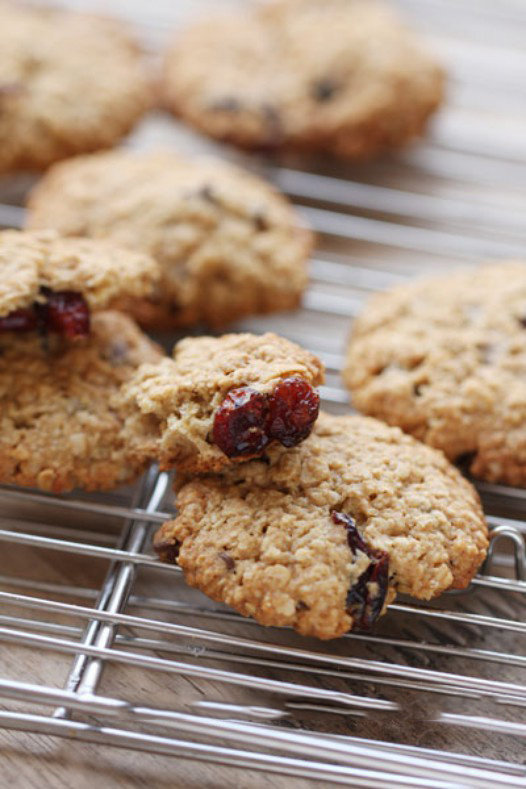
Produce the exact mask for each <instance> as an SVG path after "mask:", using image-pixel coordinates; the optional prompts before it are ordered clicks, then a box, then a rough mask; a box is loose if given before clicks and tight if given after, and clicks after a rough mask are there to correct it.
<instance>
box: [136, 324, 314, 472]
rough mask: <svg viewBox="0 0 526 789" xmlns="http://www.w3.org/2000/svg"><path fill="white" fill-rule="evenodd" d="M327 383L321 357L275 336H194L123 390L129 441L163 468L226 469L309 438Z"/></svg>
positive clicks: (141, 453)
mask: <svg viewBox="0 0 526 789" xmlns="http://www.w3.org/2000/svg"><path fill="white" fill-rule="evenodd" d="M322 382H323V366H322V364H321V362H320V361H319V360H318V359H317V358H316V357H315V356H313V355H312V354H310V353H309V352H308V351H305V350H304V349H303V348H300V347H299V346H298V345H295V344H294V343H291V342H289V341H288V340H285V339H283V338H282V337H278V336H277V335H276V334H271V333H267V334H263V335H261V336H256V335H253V334H227V335H224V336H223V337H219V338H215V337H199V338H187V339H185V340H182V341H181V342H180V343H178V344H177V345H176V346H175V349H174V354H173V359H163V360H162V361H161V362H160V363H159V364H156V365H144V366H143V367H141V369H140V370H138V371H137V374H136V375H135V376H134V377H133V379H132V380H131V381H130V383H129V384H128V385H127V386H126V387H125V389H124V390H123V400H124V403H125V407H126V409H127V412H128V418H127V425H128V431H129V436H130V439H129V440H130V442H132V443H134V445H135V446H136V449H137V452H138V453H139V454H140V455H146V456H149V457H152V458H155V459H157V460H158V461H159V462H160V463H161V465H162V466H163V467H164V468H171V467H174V466H175V467H176V468H178V469H179V470H184V471H188V472H203V471H211V470H214V471H219V470H220V469H222V468H223V467H225V466H228V465H230V464H232V463H235V462H238V461H241V460H246V459H247V458H249V457H254V456H257V455H260V454H261V453H262V452H263V451H264V450H265V449H266V447H267V446H268V445H270V444H271V443H272V442H274V443H276V442H279V443H281V444H282V445H283V446H286V447H290V446H294V445H296V444H298V443H299V442H300V441H303V439H304V438H306V436H307V435H308V434H309V433H310V431H311V430H312V426H313V424H314V422H315V420H316V418H317V416H318V407H319V396H318V394H317V392H316V391H315V389H314V387H316V386H317V385H318V384H320V383H322Z"/></svg>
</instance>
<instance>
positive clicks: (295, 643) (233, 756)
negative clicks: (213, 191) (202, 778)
mask: <svg viewBox="0 0 526 789" xmlns="http://www.w3.org/2000/svg"><path fill="white" fill-rule="evenodd" d="M229 2H230V0H229ZM230 4H231V5H232V4H233V2H230ZM66 5H69V6H76V7H84V8H85V7H88V8H89V9H90V10H91V9H93V8H94V7H95V8H96V6H97V4H96V3H93V2H91V3H83V2H81V0H78V1H77V2H69V3H66ZM206 5H207V7H210V5H211V4H210V3H208V4H206V3H201V4H198V3H189V2H188V3H184V2H183V3H180V4H178V3H176V4H173V3H170V2H168V0H163V1H161V0H158V2H157V3H155V4H154V3H149V4H142V3H140V2H138V0H134V1H133V2H131V1H130V0H128V1H127V2H126V3H125V2H124V0H121V2H115V3H114V4H113V7H112V10H113V12H115V13H120V14H122V15H123V16H127V17H130V18H131V19H132V21H134V22H135V23H136V24H138V25H139V27H140V30H141V31H142V33H143V38H144V41H145V44H146V45H147V46H148V47H150V48H151V49H152V51H154V50H155V49H157V48H158V47H159V46H160V45H162V44H163V43H164V42H165V41H166V39H167V36H168V35H169V33H170V31H171V30H172V28H174V27H176V26H177V25H178V24H180V23H181V22H182V21H184V20H185V18H186V15H187V13H188V12H189V11H192V12H193V11H195V10H198V11H201V12H202V11H203V10H204V8H205V6H206ZM397 5H398V6H400V8H401V10H402V12H405V13H406V15H407V16H408V17H409V19H411V20H412V22H413V24H414V26H415V27H417V28H420V30H421V31H422V33H424V34H426V35H427V36H428V38H429V41H430V45H431V46H432V47H434V49H435V50H436V52H437V53H438V54H439V56H441V57H442V59H443V61H444V62H445V63H446V65H447V67H448V68H449V72H450V85H449V96H448V106H447V107H446V108H445V109H444V110H443V111H442V113H440V115H439V116H438V117H437V119H436V121H435V123H434V124H433V126H432V130H431V134H430V136H429V137H428V138H426V140H425V141H422V142H421V143H419V144H418V145H416V146H414V147H413V148H412V149H410V150H408V151H404V152H403V153H400V154H398V155H396V156H393V157H388V158H385V159H383V160H382V161H379V162H371V163H368V164H367V165H354V166H351V165H342V164H341V163H340V164H338V165H335V164H334V163H332V164H331V163H330V162H327V161H319V160H315V161H310V162H309V163H308V166H307V165H306V164H305V162H298V161H295V160H294V159H289V160H288V161H280V162H276V161H274V162H270V161H268V160H264V159H254V158H249V157H245V156H243V155H240V154H237V155H236V154H233V153H232V151H225V150H222V149H219V152H220V153H221V155H226V156H229V157H231V158H232V157H234V158H236V159H237V160H239V161H240V162H241V163H242V164H244V165H246V166H249V167H252V168H255V169H256V170H258V171H260V172H262V173H263V174H264V175H266V176H267V177H268V178H270V179H271V180H272V181H274V183H276V184H277V185H278V186H279V187H280V188H281V189H282V190H283V191H284V192H286V193H287V194H288V195H289V196H290V197H291V198H292V199H293V200H294V202H295V203H296V204H297V205H298V206H299V208H300V210H301V212H302V213H303V216H304V217H305V220H306V221H307V222H308V223H309V224H310V225H311V226H312V227H313V228H314V229H315V230H316V231H317V232H318V236H319V243H318V246H317V249H316V253H315V257H314V260H313V261H312V266H311V286H310V288H309V291H308V293H307V294H306V298H305V301H304V306H303V309H302V310H301V311H300V312H299V313H296V314H294V315H277V316H272V317H266V318H254V319H251V320H247V321H245V322H244V323H243V324H242V328H244V329H249V330H253V331H262V330H265V329H267V328H268V327H272V329H273V330H275V331H277V332H280V333H282V334H283V335H285V336H287V337H289V338H291V339H293V340H296V341H299V342H301V343H302V344H304V345H306V346H307V347H309V348H310V349H312V350H313V351H315V352H316V353H318V354H319V355H320V356H321V357H322V359H323V360H324V362H325V364H326V366H327V370H328V379H327V384H326V385H325V386H324V387H323V388H322V396H323V400H324V406H325V407H326V408H328V409H329V410H332V411H335V412H344V411H346V410H348V408H349V405H348V397H347V394H346V393H345V392H344V390H343V389H342V387H341V383H340V378H339V374H340V371H341V366H342V359H343V352H344V347H345V339H346V336H347V334H348V331H349V325H350V321H351V319H352V317H353V316H354V315H355V314H356V313H357V311H358V310H360V309H361V307H362V304H363V300H364V298H366V297H367V296H368V295H369V293H371V292H374V291H376V290H379V289H382V288H385V287H388V286H390V285H392V284H395V283H398V282H402V281H404V280H406V279H408V278H411V277H415V276H421V275H422V274H426V273H429V272H430V271H439V270H440V271H446V270H448V269H451V268H454V267H456V266H458V265H461V264H463V265H473V264H475V263H477V262H479V261H480V260H481V259H485V258H506V257H510V256H518V255H523V253H524V246H525V241H526V225H525V223H524V204H525V200H526V135H525V134H524V129H525V123H526V88H525V85H526V48H525V44H526V9H525V7H524V5H523V3H521V2H519V1H518V0H515V1H514V0H505V2H501V3H499V4H495V3H494V2H490V0H462V2H455V1H454V0H418V1H417V0H398V3H397ZM99 6H100V7H103V4H102V3H100V4H99ZM159 143H161V144H167V145H176V146H177V147H178V148H180V149H181V150H183V151H185V150H191V151H192V152H193V151H194V150H196V149H206V150H210V149H212V150H217V149H218V146H215V145H213V144H211V143H207V142H205V141H203V140H200V139H198V138H197V137H196V136H194V135H192V134H191V133H189V132H188V131H185V130H183V129H181V128H180V127H177V126H176V124H175V123H174V121H172V120H170V119H167V118H166V117H163V116H162V115H158V116H154V117H152V118H149V119H148V120H146V121H145V122H144V123H143V124H142V125H141V127H140V128H139V130H138V131H137V132H136V133H134V135H132V138H131V139H130V140H129V142H127V143H126V144H129V145H132V146H134V147H138V148H141V147H146V146H150V145H153V144H159ZM27 186H28V184H27V182H26V181H24V180H17V179H3V181H2V183H1V184H0V187H1V193H0V194H1V199H2V201H3V202H2V204H1V205H0V223H1V224H2V225H3V226H20V225H22V224H23V219H24V217H23V214H24V211H23V208H22V207H21V205H22V204H23V195H24V192H25V190H26V189H27ZM171 339H173V338H171ZM478 488H479V491H480V493H481V496H482V498H483V502H484V505H485V510H486V513H487V516H488V521H489V524H490V526H491V528H492V543H491V550H490V555H489V557H488V560H487V562H486V564H485V565H484V567H483V569H482V571H481V573H480V574H479V575H478V576H477V578H476V579H474V581H473V583H472V585H471V587H470V589H469V590H468V591H467V592H464V593H456V594H446V595H444V596H443V597H442V598H441V599H440V600H438V601H436V602H433V603H431V604H427V605H421V604H418V603H415V602H414V601H410V600H405V599H400V600H399V601H398V602H397V603H396V604H394V605H392V606H391V607H390V609H389V612H388V613H387V615H386V616H385V617H384V618H383V620H382V621H381V622H380V623H379V625H378V627H377V629H376V630H375V631H374V632H373V633H371V634H366V633H350V634H348V635H347V636H346V637H344V638H342V639H339V640H338V641H335V642H329V643H319V642H316V641H314V640H311V639H301V638H300V637H299V636H297V635H296V634H294V633H291V632H290V631H287V630H284V629H264V628H261V627H260V626H258V625H257V624H256V623H254V622H252V621H248V620H242V619H241V617H239V616H238V615H236V614H234V613H233V612H231V611H229V610H227V609H225V608H223V607H221V606H217V605H215V604H212V603H211V602H210V601H209V600H207V599H206V598H205V597H204V596H202V595H200V594H199V593H198V592H195V591H192V590H189V589H188V588H187V587H186V586H185V585H184V582H183V580H182V578H181V573H180V572H179V570H178V568H175V567H171V566H166V565H160V564H159V562H158V561H157V560H156V559H155V558H154V557H153V555H152V552H151V548H150V537H151V533H152V530H153V529H155V528H156V527H157V526H158V525H159V524H160V523H162V522H163V520H164V519H165V518H166V516H167V515H168V514H170V513H173V500H172V497H171V493H170V490H171V485H170V478H169V476H168V475H166V474H165V473H159V472H158V471H157V470H156V469H151V470H150V472H149V473H148V474H147V475H146V476H145V477H144V479H143V480H142V481H141V483H140V484H139V485H138V486H136V487H135V488H133V489H127V490H124V491H118V492H116V493H112V494H104V495H92V496H88V495H67V496H53V495H48V494H45V493H41V492H38V491H30V490H20V489H16V488H12V487H3V488H1V489H0V500H1V501H2V516H1V521H0V527H1V528H0V540H1V541H2V544H3V546H4V548H5V550H3V551H2V558H1V562H0V601H1V604H2V608H1V611H2V613H1V614H0V663H1V666H2V669H1V675H0V700H1V705H0V726H1V727H4V728H5V729H11V730H22V731H29V732H35V733H41V734H49V735H55V736H56V737H61V738H68V737H69V738H75V739H77V740H86V741H89V742H94V743H101V744H106V745H115V746H120V747H123V748H132V749H138V750H145V751H149V752H153V753H160V754H166V755H171V756H178V757H187V758H189V759H194V760H201V761H208V762H212V763H217V764H221V765H229V766H232V767H237V768H239V767H242V768H244V769H251V770H256V771H264V772H267V773H268V774H269V775H272V774H276V775H283V776H289V777H295V778H304V779H309V780H310V781H316V782H318V783H319V782H323V783H327V784H330V783H334V784H338V783H339V784H344V785H353V786H360V787H362V786H363V787H385V786H390V787H393V786H403V787H413V786H415V787H433V788H436V789H451V788H452V787H493V786H495V785H499V786H509V787H524V785H525V783H526V768H525V766H524V751H523V741H524V737H525V736H526V716H525V707H526V681H525V677H524V671H525V669H526V649H525V641H524V637H525V635H526V618H525V616H524V611H525V604H524V595H525V594H526V554H525V543H524V533H525V532H526V519H525V518H524V509H525V505H526V491H525V490H516V489H510V488H505V487H503V486H499V485H490V484H484V483H480V484H479V485H478ZM22 654H26V655H27V654H30V655H32V656H34V657H35V670H34V672H33V673H32V675H31V676H29V677H28V675H27V671H26V670H25V671H24V673H23V675H21V673H20V672H19V671H18V665H19V662H18V658H19V656H20V655H22ZM24 666H27V662H25V663H24ZM115 688H118V692H115ZM152 699H154V700H155V703H153V702H152Z"/></svg>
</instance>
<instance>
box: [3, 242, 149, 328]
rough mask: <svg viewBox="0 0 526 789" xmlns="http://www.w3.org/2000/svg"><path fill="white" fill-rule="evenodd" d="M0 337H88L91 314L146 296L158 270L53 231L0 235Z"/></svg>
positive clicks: (136, 257)
mask: <svg viewBox="0 0 526 789" xmlns="http://www.w3.org/2000/svg"><path fill="white" fill-rule="evenodd" d="M0 274H1V284H0V333H6V332H14V333H24V332H31V331H39V332H40V333H47V332H54V333H57V334H59V335H62V336H63V337H66V338H67V339H77V338H85V337H87V336H88V334H89V328H90V311H91V310H92V309H100V308H101V307H104V306H106V305H107V304H108V303H110V302H112V301H115V300H116V299H117V298H118V297H122V296H123V295H139V294H145V293H149V292H150V291H151V289H152V287H153V286H154V284H155V282H156V280H157V279H158V275H159V270H158V267H157V264H156V263H155V261H154V260H153V259H152V258H150V257H149V256H148V255H145V254H142V253H136V252H132V251H130V250H122V249H119V248H118V247H115V246H114V245H113V244H111V243H109V242H104V241H90V240H87V239H73V238H68V239H63V238H59V237H58V236H57V235H56V234H55V233H54V232H53V231H48V232H41V233H29V232H20V231H18V230H6V231H3V232H0Z"/></svg>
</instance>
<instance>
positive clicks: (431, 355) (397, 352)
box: [344, 262, 526, 486]
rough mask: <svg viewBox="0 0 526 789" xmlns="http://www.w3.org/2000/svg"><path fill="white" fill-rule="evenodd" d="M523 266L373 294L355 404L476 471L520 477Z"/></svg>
mask: <svg viewBox="0 0 526 789" xmlns="http://www.w3.org/2000/svg"><path fill="white" fill-rule="evenodd" d="M525 325H526V265H525V264H524V263H521V262H502V263H495V264H493V265H487V266H483V267H481V268H479V269H475V270H470V271H462V272H459V273H455V274H450V275H448V276H443V277H437V278H433V279H429V280H422V281H419V282H415V283H412V284H409V285H403V286H400V287H398V288H396V289H393V290H392V291H390V292H387V293H384V294H379V295H378V296H376V297H374V298H373V299H372V300H371V302H370V304H369V305H368V306H367V307H366V309H365V310H364V312H363V314H362V316H361V317H360V318H358V320H357V321H356V322H355V324H354V328H353V333H352V337H351V342H350V345H349V350H348V356H347V363H346V370H345V373H344V378H345V381H346V383H347V385H348V387H349V389H350V390H351V392H352V397H353V403H354V405H355V406H356V408H358V409H359V410H360V411H363V412H365V413H367V414H370V415H372V416H376V417H379V418H381V419H383V420H385V421H386V422H388V423H390V424H394V425H398V426H400V427H401V428H402V429H403V430H405V431H406V432H408V433H412V434H413V435H415V436H416V437H417V438H419V439H421V440H422V441H425V442H426V443H428V444H431V445H432V446H435V447H439V448H440V449H442V450H443V451H444V452H445V453H446V455H448V457H449V458H451V459H452V460H455V459H458V458H461V459H462V460H467V461H468V462H469V465H470V470H471V472H472V473H473V475H474V476H476V477H480V478H482V479H485V480H489V481H492V482H503V483H507V484H510V485H519V486H525V485H526V329H525Z"/></svg>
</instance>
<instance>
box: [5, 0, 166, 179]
mask: <svg viewBox="0 0 526 789" xmlns="http://www.w3.org/2000/svg"><path fill="white" fill-rule="evenodd" d="M0 17H1V20H2V24H1V25H0V143H1V144H0V172H7V171H11V170H20V169H42V168H44V167H47V166H48V165H49V164H51V163H52V162H54V161H56V160H58V159H62V158H64V157H66V156H72V155H73V154H75V153H81V152H83V151H93V150H97V149H99V148H106V147H110V146H111V145H113V144H114V143H115V142H116V141H117V140H118V139H119V138H120V137H122V136H123V135H124V134H126V133H127V132H128V131H129V130H130V129H131V127H132V126H133V124H134V123H135V121H136V120H137V118H138V117H139V116H140V115H141V114H142V113H143V112H144V111H145V109H146V108H147V107H148V105H149V93H150V88H149V85H148V81H147V79H146V77H145V74H144V72H143V66H142V63H141V57H140V53H139V51H138V49H137V47H136V45H135V44H134V43H133V42H132V40H131V39H130V38H129V36H128V34H127V32H126V30H125V29H123V25H122V24H120V23H117V22H113V21H111V20H107V19H102V18H96V17H91V16H87V15H84V14H76V13H70V12H67V11H64V10H59V9H50V8H42V7H40V8H36V7H31V6H28V5H25V4H22V3H16V2H6V1H5V0H0Z"/></svg>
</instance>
